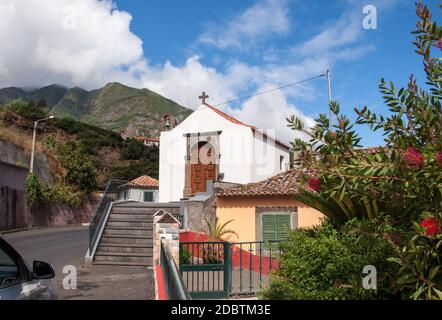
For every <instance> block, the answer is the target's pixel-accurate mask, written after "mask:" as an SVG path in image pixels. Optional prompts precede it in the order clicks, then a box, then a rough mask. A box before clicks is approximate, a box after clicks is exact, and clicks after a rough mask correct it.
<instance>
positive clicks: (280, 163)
mask: <svg viewBox="0 0 442 320" xmlns="http://www.w3.org/2000/svg"><path fill="white" fill-rule="evenodd" d="M283 165H284V156H279V169H280V170H282V166H283Z"/></svg>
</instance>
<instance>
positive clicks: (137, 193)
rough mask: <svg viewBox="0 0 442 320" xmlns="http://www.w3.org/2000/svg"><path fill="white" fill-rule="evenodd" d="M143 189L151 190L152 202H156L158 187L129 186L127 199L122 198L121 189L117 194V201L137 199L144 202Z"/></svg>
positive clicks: (122, 192)
mask: <svg viewBox="0 0 442 320" xmlns="http://www.w3.org/2000/svg"><path fill="white" fill-rule="evenodd" d="M144 191H153V192H154V193H153V202H158V194H159V192H158V189H154V190H152V189H150V190H149V189H136V188H129V189H127V192H128V194H127V199H124V191H121V192H120V193H119V195H118V200H119V201H124V200H126V201H139V202H144Z"/></svg>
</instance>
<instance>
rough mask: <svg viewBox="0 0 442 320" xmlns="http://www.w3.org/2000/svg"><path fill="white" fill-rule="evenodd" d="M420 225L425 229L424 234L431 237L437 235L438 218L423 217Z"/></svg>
mask: <svg viewBox="0 0 442 320" xmlns="http://www.w3.org/2000/svg"><path fill="white" fill-rule="evenodd" d="M420 226H421V227H422V228H424V229H425V235H426V236H430V237H431V236H435V235H438V234H439V233H440V225H439V220H438V219H436V218H434V217H430V218H425V219H423V220H422V221H421V222H420Z"/></svg>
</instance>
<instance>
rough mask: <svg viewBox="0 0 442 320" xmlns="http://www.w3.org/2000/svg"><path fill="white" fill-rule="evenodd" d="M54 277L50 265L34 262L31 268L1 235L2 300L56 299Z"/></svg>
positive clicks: (0, 296)
mask: <svg viewBox="0 0 442 320" xmlns="http://www.w3.org/2000/svg"><path fill="white" fill-rule="evenodd" d="M54 277H55V271H54V267H53V266H52V265H51V264H50V263H47V262H43V261H34V262H33V263H32V267H31V266H29V265H28V264H27V263H26V262H25V260H24V259H23V258H22V257H21V256H20V254H19V253H18V252H17V251H16V250H15V249H14V248H13V247H12V246H11V245H10V244H9V243H7V242H6V240H5V239H4V238H3V237H2V236H1V235H0V300H51V299H55V298H56V295H55V291H54V289H53V287H52V280H51V279H52V278H54Z"/></svg>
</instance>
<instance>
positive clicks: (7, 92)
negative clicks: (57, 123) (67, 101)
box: [0, 84, 68, 109]
mask: <svg viewBox="0 0 442 320" xmlns="http://www.w3.org/2000/svg"><path fill="white" fill-rule="evenodd" d="M67 90H68V89H67V88H66V87H63V86H60V85H58V84H53V85H50V86H46V87H42V88H39V89H26V88H17V87H8V88H3V89H0V104H3V103H6V102H8V101H10V100H15V99H22V100H25V101H29V100H34V101H37V100H39V99H40V98H42V97H43V98H44V99H45V100H46V104H47V106H48V108H50V109H51V108H53V107H54V106H55V105H56V104H57V103H58V102H59V101H60V99H61V98H62V97H63V96H64V95H65V93H66V91H67Z"/></svg>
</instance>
